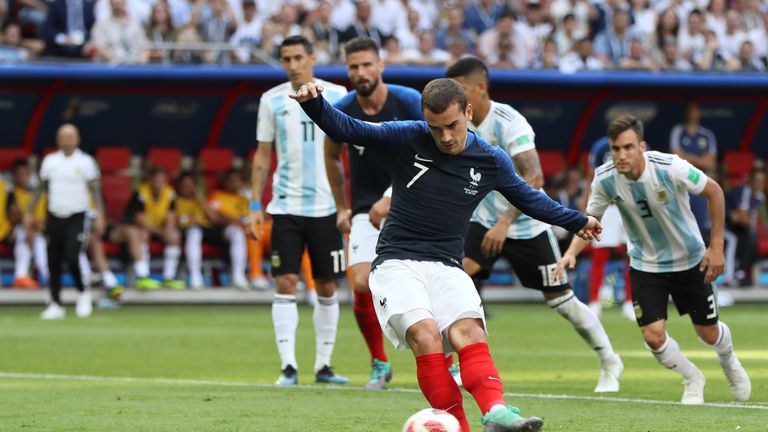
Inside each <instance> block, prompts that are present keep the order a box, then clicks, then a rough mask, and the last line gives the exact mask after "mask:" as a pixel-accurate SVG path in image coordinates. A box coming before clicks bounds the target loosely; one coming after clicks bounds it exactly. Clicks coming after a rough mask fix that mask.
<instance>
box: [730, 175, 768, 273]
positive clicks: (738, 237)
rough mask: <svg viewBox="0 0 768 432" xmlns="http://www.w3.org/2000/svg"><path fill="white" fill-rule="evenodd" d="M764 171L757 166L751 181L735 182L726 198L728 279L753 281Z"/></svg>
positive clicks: (762, 203) (763, 204)
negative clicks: (736, 184)
mask: <svg viewBox="0 0 768 432" xmlns="http://www.w3.org/2000/svg"><path fill="white" fill-rule="evenodd" d="M764 191H765V172H764V171H763V170H762V169H760V168H754V169H753V170H752V171H751V172H750V174H749V182H747V183H746V184H743V185H740V186H736V187H734V188H733V189H731V191H730V192H729V193H728V195H727V198H726V229H725V240H726V243H727V246H726V251H725V252H726V253H725V255H726V256H725V258H726V263H725V264H726V265H725V268H726V273H725V281H726V283H731V284H733V285H735V286H739V287H743V286H750V285H752V266H753V265H754V263H755V255H756V252H757V223H758V220H757V218H758V217H759V212H760V209H761V208H762V207H763V206H765V195H764Z"/></svg>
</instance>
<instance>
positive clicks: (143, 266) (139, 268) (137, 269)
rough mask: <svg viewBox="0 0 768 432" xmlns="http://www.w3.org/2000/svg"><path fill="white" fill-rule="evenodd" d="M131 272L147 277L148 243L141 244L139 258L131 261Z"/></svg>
mask: <svg viewBox="0 0 768 432" xmlns="http://www.w3.org/2000/svg"><path fill="white" fill-rule="evenodd" d="M133 272H134V273H136V277H138V278H146V277H149V245H148V244H142V245H141V259H140V260H138V261H136V262H134V263H133Z"/></svg>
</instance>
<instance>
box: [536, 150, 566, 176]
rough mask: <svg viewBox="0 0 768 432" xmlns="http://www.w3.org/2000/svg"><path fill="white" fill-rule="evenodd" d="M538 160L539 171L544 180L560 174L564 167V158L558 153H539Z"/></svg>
mask: <svg viewBox="0 0 768 432" xmlns="http://www.w3.org/2000/svg"><path fill="white" fill-rule="evenodd" d="M539 160H540V161H541V170H542V173H543V174H544V178H545V179H547V178H549V177H552V176H553V175H555V174H558V173H560V172H561V171H562V170H563V168H564V167H565V158H564V157H563V154H562V153H560V152H556V151H540V152H539Z"/></svg>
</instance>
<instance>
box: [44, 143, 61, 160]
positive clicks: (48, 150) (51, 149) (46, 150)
mask: <svg viewBox="0 0 768 432" xmlns="http://www.w3.org/2000/svg"><path fill="white" fill-rule="evenodd" d="M58 149H59V148H58V147H56V146H48V147H45V148H44V149H43V151H42V152H41V153H40V158H41V159H42V158H44V157H46V156H48V155H49V154H51V153H54V152H55V151H56V150H58Z"/></svg>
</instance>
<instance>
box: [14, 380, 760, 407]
mask: <svg viewBox="0 0 768 432" xmlns="http://www.w3.org/2000/svg"><path fill="white" fill-rule="evenodd" d="M3 378H4V379H33V380H59V381H96V382H112V383H149V384H175V385H193V386H211V387H213V386H217V387H251V388H263V389H279V387H276V386H274V385H271V384H258V383H245V382H237V381H213V380H193V379H182V378H151V377H147V378H142V377H111V376H96V375H59V374H36V373H15V372H0V379H3ZM286 388H289V389H299V390H320V389H322V390H336V391H363V390H364V388H363V387H358V386H339V385H306V384H302V385H298V386H293V387H286ZM385 391H386V392H389V393H421V392H420V391H419V390H418V389H411V388H402V387H393V388H388V389H386V390H385ZM504 395H505V396H510V397H515V398H530V399H560V400H580V401H595V402H613V403H628V404H646V405H669V406H676V405H680V406H682V404H680V402H674V401H665V400H653V399H630V398H620V397H609V396H578V395H566V394H560V395H556V394H535V393H510V392H507V393H504ZM761 403H762V402H755V404H761ZM755 404H742V403H737V402H731V403H722V402H706V403H704V404H703V405H698V406H702V407H708V408H736V409H750V410H766V411H768V405H755Z"/></svg>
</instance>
